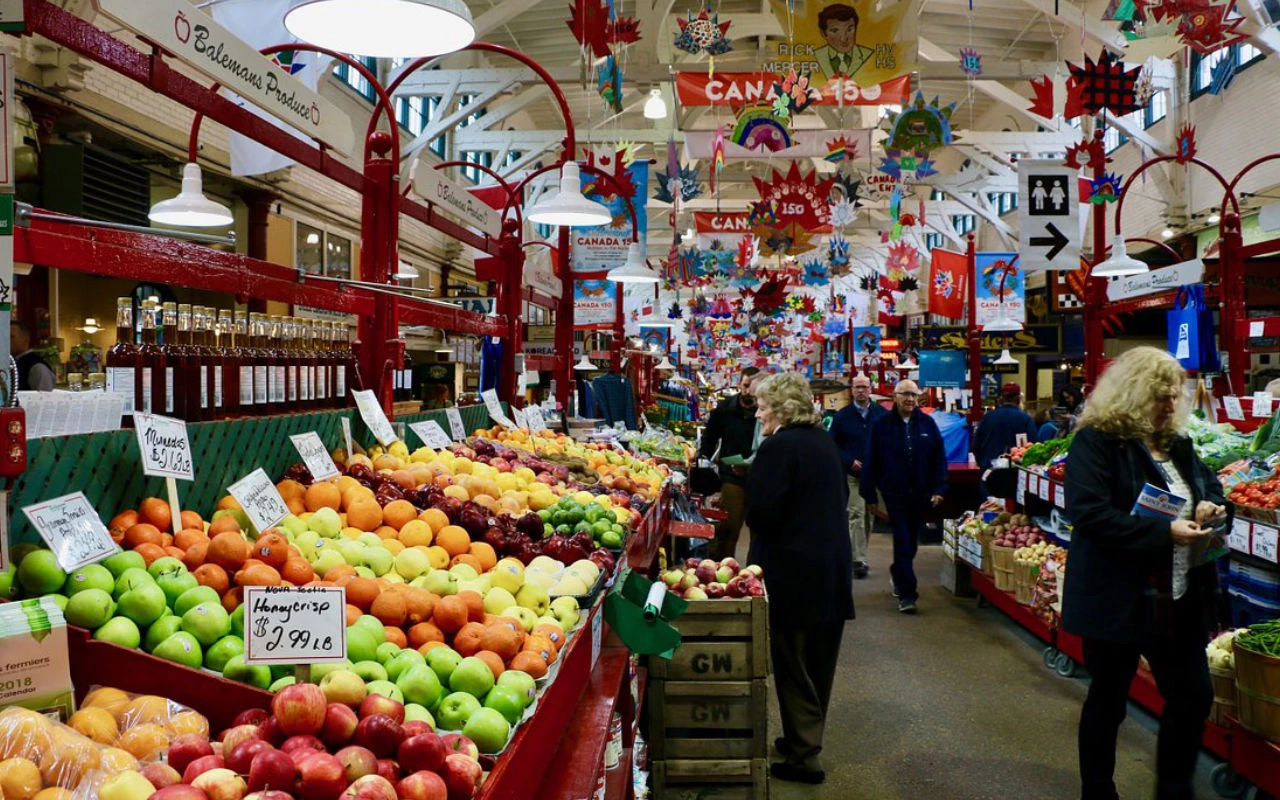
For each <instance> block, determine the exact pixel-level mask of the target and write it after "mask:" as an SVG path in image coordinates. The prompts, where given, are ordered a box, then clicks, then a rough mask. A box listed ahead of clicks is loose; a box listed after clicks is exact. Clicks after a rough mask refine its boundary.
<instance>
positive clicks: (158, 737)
mask: <svg viewBox="0 0 1280 800" xmlns="http://www.w3.org/2000/svg"><path fill="white" fill-rule="evenodd" d="M168 746H169V732H168V731H167V730H165V729H164V728H162V727H161V726H159V725H157V724H155V723H153V722H148V723H146V724H143V725H135V726H134V727H132V728H130V729H129V730H127V731H125V732H124V733H122V734H120V749H121V750H125V751H127V752H128V753H129V754H130V755H132V756H133V757H134V758H136V759H138V760H139V761H144V760H146V759H148V758H150V757H151V756H152V755H155V754H156V753H159V752H160V751H161V750H163V749H164V748H166V747H168Z"/></svg>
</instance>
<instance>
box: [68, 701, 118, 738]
mask: <svg viewBox="0 0 1280 800" xmlns="http://www.w3.org/2000/svg"><path fill="white" fill-rule="evenodd" d="M67 724H68V725H70V726H71V727H72V728H73V729H74V730H75V731H76V732H77V733H79V734H80V735H82V736H87V737H89V738H90V739H92V740H93V741H95V742H97V743H98V744H113V743H114V742H115V740H116V737H117V736H119V735H120V732H119V731H118V730H117V729H116V718H115V717H113V716H111V712H110V711H108V710H106V709H105V708H94V707H88V708H82V709H80V710H79V711H77V712H76V713H74V714H72V715H71V719H69V720H67Z"/></svg>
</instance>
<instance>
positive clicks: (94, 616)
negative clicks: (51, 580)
mask: <svg viewBox="0 0 1280 800" xmlns="http://www.w3.org/2000/svg"><path fill="white" fill-rule="evenodd" d="M115 612H116V602H115V601H114V600H112V599H111V595H109V594H107V593H106V592H105V591H103V590H102V589H85V590H83V591H80V592H76V593H75V594H73V595H71V599H70V600H68V601H67V608H66V610H65V611H64V612H63V615H64V616H65V617H66V618H67V624H69V625H79V626H80V627H81V628H88V629H89V630H93V629H94V628H99V627H102V626H103V625H104V624H106V622H107V620H109V619H111V615H112V614H114V613H115Z"/></svg>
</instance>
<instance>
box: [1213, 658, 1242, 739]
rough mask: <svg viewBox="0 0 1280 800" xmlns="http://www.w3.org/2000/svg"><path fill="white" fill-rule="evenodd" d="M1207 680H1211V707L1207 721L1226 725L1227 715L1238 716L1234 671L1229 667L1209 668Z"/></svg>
mask: <svg viewBox="0 0 1280 800" xmlns="http://www.w3.org/2000/svg"><path fill="white" fill-rule="evenodd" d="M1209 680H1211V681H1213V709H1212V710H1211V711H1210V712H1209V721H1210V722H1212V723H1213V724H1214V725H1226V724H1227V716H1228V715H1230V716H1232V717H1237V716H1239V715H1238V714H1237V713H1236V704H1237V701H1236V698H1237V696H1238V695H1237V692H1236V673H1235V670H1230V669H1210V670H1209Z"/></svg>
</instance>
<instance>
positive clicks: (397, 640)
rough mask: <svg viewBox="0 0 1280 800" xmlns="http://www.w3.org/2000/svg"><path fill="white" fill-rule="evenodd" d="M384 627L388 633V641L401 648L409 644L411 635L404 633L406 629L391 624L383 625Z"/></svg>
mask: <svg viewBox="0 0 1280 800" xmlns="http://www.w3.org/2000/svg"><path fill="white" fill-rule="evenodd" d="M382 629H383V630H384V631H385V632H386V634H387V641H388V642H392V643H394V644H395V646H396V647H399V648H400V649H401V650H403V649H405V648H406V647H408V646H409V637H407V636H405V635H404V629H402V628H397V627H393V626H391V625H383V626H382Z"/></svg>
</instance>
